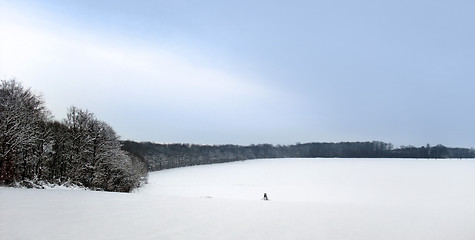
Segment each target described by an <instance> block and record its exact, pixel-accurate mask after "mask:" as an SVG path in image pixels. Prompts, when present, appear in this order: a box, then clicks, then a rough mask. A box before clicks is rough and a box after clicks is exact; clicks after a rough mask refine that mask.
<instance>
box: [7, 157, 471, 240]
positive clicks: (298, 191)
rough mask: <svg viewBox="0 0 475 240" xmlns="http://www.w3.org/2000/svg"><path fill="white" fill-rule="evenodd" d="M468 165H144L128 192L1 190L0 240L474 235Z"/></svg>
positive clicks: (368, 161)
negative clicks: (145, 180)
mask: <svg viewBox="0 0 475 240" xmlns="http://www.w3.org/2000/svg"><path fill="white" fill-rule="evenodd" d="M474 170H475V161H471V160H467V161H460V160H457V161H451V160H437V161H434V160H431V161H427V160H393V159H269V160H252V161H243V162H234V163H226V164H215V165H207V166H195V167H186V168H179V169H170V170H165V171H160V172H155V173H151V174H150V176H149V184H148V185H147V186H145V187H144V188H142V189H140V190H139V191H137V192H135V193H132V194H121V193H105V192H91V191H84V190H65V189H48V190H35V189H10V188H0V239H198V240H199V239H366V240H367V239H458V240H463V239H467V240H468V239H475V229H474V228H473V220H474V219H475V201H474V200H475V188H473V186H472V185H473V183H474V182H475V175H474V174H473V173H474ZM264 192H267V193H268V196H269V199H270V201H268V202H267V201H261V200H260V199H261V198H262V196H263V193H264Z"/></svg>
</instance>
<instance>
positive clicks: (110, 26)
mask: <svg viewBox="0 0 475 240" xmlns="http://www.w3.org/2000/svg"><path fill="white" fill-rule="evenodd" d="M474 26H475V1H473V0H467V1H462V0H452V1H438V0H411V1H406V0H397V1H396V0H395V1H392V0H390V1H367V0H361V1H352V0H337V1H275V0H274V1H254V0H253V1H247V0H239V1H208V0H200V1H186V0H168V1H161V0H155V1H112V0H110V1H101V0H86V1H83V0H82V1H79V0H78V1H71V0H69V1H68V0H57V1H28V0H26V1H4V0H0V79H10V78H12V77H15V78H16V79H17V80H19V81H20V82H22V83H23V84H24V85H25V86H27V87H31V88H32V89H33V90H34V91H36V92H37V93H41V94H42V95H43V97H44V100H45V101H46V104H47V107H48V108H49V109H50V110H51V111H52V113H53V115H54V116H55V118H56V119H63V118H64V117H65V116H66V111H67V108H68V107H69V106H71V105H75V106H77V107H79V108H83V109H88V110H89V111H91V112H93V113H94V114H95V115H96V116H97V117H98V118H99V119H100V120H103V121H105V122H107V123H109V124H110V125H111V126H112V127H113V128H114V129H115V130H116V131H117V132H118V134H119V135H121V136H122V139H130V140H136V141H153V142H168V143H172V142H180V143H181V142H186V143H200V144H223V143H230V144H244V145H247V144H252V143H272V144H293V143H295V142H314V141H319V142H323V141H332V142H339V141H372V140H381V141H385V142H392V143H393V144H394V145H395V146H396V147H398V146H399V145H402V144H404V145H415V146H422V145H425V144H427V143H429V144H431V145H435V144H444V145H446V146H460V147H475V107H474V105H475V94H474V90H475V29H474Z"/></svg>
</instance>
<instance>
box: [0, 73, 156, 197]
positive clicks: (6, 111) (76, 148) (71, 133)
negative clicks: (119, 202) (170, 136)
mask: <svg viewBox="0 0 475 240" xmlns="http://www.w3.org/2000/svg"><path fill="white" fill-rule="evenodd" d="M146 176H147V168H146V164H145V163H144V162H142V161H141V158H138V157H136V156H134V155H133V154H130V153H129V152H127V151H124V150H122V149H121V143H120V141H119V137H118V135H117V134H116V133H115V131H114V130H113V129H112V127H111V126H109V125H108V124H107V123H105V122H103V121H100V120H98V119H97V118H96V117H95V116H94V114H93V113H91V112H88V111H87V110H82V109H79V108H77V107H74V106H73V107H70V108H69V109H68V112H67V117H66V119H64V120H62V121H56V120H53V118H52V117H51V114H50V112H49V111H48V110H47V109H46V107H45V104H44V102H43V100H42V98H41V97H40V96H38V95H35V94H34V93H33V92H32V91H31V90H30V89H29V88H24V87H23V86H22V84H21V83H19V82H18V81H16V80H15V79H12V80H2V81H1V83H0V184H2V185H14V184H20V185H27V186H28V185H30V186H31V185H33V186H35V185H36V186H39V185H40V184H41V183H52V184H74V185H78V186H83V187H86V188H90V189H95V190H105V191H118V192H129V191H131V190H132V189H134V188H136V187H139V186H140V185H141V183H143V182H144V181H145V180H146Z"/></svg>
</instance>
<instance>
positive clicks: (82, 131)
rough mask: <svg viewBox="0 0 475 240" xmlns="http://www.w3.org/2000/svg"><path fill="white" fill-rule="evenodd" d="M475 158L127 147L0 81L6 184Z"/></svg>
mask: <svg viewBox="0 0 475 240" xmlns="http://www.w3.org/2000/svg"><path fill="white" fill-rule="evenodd" d="M316 157H326V158H350V157H352V158H475V151H474V149H473V148H472V149H466V148H449V147H445V146H442V145H437V146H434V147H431V146H429V145H427V146H422V147H419V148H417V147H413V146H403V147H400V148H397V149H394V148H393V145H392V144H390V143H384V142H379V141H373V142H341V143H305V144H295V145H288V146H282V145H277V146H274V145H270V144H259V145H250V146H237V145H214V146H210V145H196V144H156V143H150V142H142V143H138V142H134V141H120V139H119V136H118V135H117V134H116V133H115V131H114V130H113V129H112V127H111V126H109V125H108V124H107V123H105V122H103V121H101V120H99V119H97V118H96V117H95V116H94V114H93V113H91V112H89V111H87V110H83V109H79V108H77V107H74V106H73V107H70V108H69V109H68V112H67V116H66V118H65V119H63V120H62V121H57V120H54V119H53V117H52V115H51V113H50V112H49V111H48V109H46V107H45V103H44V102H43V99H42V98H41V96H38V95H35V94H34V93H33V92H32V91H31V90H30V89H29V88H24V87H23V86H22V84H21V83H19V82H18V81H16V80H15V79H12V80H9V81H7V80H1V81H0V185H7V186H27V187H40V188H41V187H42V186H43V185H44V184H62V185H77V186H82V187H85V188H89V189H94V190H104V191H116V192H130V191H131V190H132V189H134V188H137V187H140V186H141V184H143V183H144V182H145V181H146V178H147V174H148V171H157V170H162V169H167V168H176V167H184V166H192V165H202V164H212V163H223V162H232V161H240V160H246V159H258V158H316Z"/></svg>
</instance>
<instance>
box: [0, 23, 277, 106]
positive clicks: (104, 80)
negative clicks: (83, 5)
mask: <svg viewBox="0 0 475 240" xmlns="http://www.w3.org/2000/svg"><path fill="white" fill-rule="evenodd" d="M30 21H33V20H30ZM21 22H22V23H20V24H18V23H14V22H8V21H5V20H3V21H2V22H1V27H2V32H3V34H4V35H5V36H8V37H7V38H3V39H2V40H1V48H0V51H1V52H2V54H1V57H0V65H1V66H2V67H0V74H2V75H3V76H2V78H4V77H7V78H8V77H10V76H15V77H17V78H19V80H20V81H25V82H26V84H29V85H30V86H33V87H34V88H39V89H40V90H41V91H43V92H44V93H45V94H46V95H47V97H48V98H52V100H53V101H60V102H63V103H64V104H84V105H86V106H91V105H93V104H101V102H103V101H104V100H107V99H109V100H110V101H111V102H114V101H116V102H121V101H123V100H124V99H127V101H129V102H135V103H137V104H151V103H153V104H154V105H157V106H160V105H169V106H172V107H185V108H186V107H187V106H191V105H193V106H198V105H202V106H207V107H208V108H217V109H219V108H223V107H225V106H226V107H229V106H234V107H245V106H247V105H248V104H251V103H252V102H258V101H269V102H271V101H273V100H275V98H276V97H277V95H278V94H277V91H276V90H275V89H271V88H270V87H268V86H264V85H262V84H259V83H258V82H257V81H251V80H253V79H251V80H249V79H245V78H244V77H242V76H239V75H238V74H235V73H232V72H228V71H225V70H222V69H217V68H213V67H209V66H207V65H206V64H200V63H197V62H194V61H190V60H188V57H187V56H182V55H179V54H176V53H173V52H170V51H168V50H166V49H165V48H163V47H160V46H157V45H153V44H151V43H145V44H142V43H144V41H137V42H139V43H141V45H140V46H137V44H136V43H134V42H126V41H124V42H120V41H117V40H114V39H111V37H113V36H107V35H103V36H100V37H98V36H97V35H98V33H89V32H79V31H75V30H71V29H65V28H57V27H53V28H51V27H50V26H46V27H45V26H43V25H40V27H38V25H35V24H31V25H29V24H28V23H29V22H28V21H21ZM25 22H26V23H27V24H25ZM99 35H100V34H99ZM50 94H51V95H50ZM55 98H57V99H55ZM102 104H105V103H102Z"/></svg>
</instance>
